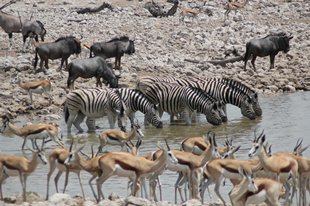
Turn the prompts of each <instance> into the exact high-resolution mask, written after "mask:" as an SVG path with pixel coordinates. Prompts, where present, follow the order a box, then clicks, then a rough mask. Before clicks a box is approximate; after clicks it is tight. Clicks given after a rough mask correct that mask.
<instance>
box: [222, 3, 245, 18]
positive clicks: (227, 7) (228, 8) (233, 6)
mask: <svg viewBox="0 0 310 206" xmlns="http://www.w3.org/2000/svg"><path fill="white" fill-rule="evenodd" d="M248 2H249V0H245V1H244V2H238V0H227V2H226V4H225V5H224V9H225V10H226V11H225V19H226V18H227V17H228V14H229V13H230V12H231V11H233V10H235V13H237V10H239V9H241V8H244V7H245V5H246V4H247V3H248Z"/></svg>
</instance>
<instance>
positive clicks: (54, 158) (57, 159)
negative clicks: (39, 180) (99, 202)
mask: <svg viewBox="0 0 310 206" xmlns="http://www.w3.org/2000/svg"><path fill="white" fill-rule="evenodd" d="M72 146H73V142H72V144H71V145H70V148H69V149H68V148H65V147H61V148H55V149H54V150H52V151H51V152H50V154H49V155H48V162H49V165H50V169H49V172H48V174H47V185H46V200H48V197H49V182H50V178H51V176H52V174H53V173H54V171H55V169H56V167H57V168H58V173H57V175H56V176H55V178H54V182H55V186H56V192H57V193H58V180H59V178H60V177H61V175H62V173H63V172H66V177H65V185H64V189H63V192H65V190H66V188H67V185H68V177H69V173H70V172H73V173H76V174H77V176H78V180H79V183H80V187H81V191H82V194H83V198H84V199H85V195H84V190H83V186H82V183H81V178H80V172H81V167H80V166H79V165H78V164H70V165H68V164H65V161H66V159H67V157H68V156H69V154H70V152H71V150H72Z"/></svg>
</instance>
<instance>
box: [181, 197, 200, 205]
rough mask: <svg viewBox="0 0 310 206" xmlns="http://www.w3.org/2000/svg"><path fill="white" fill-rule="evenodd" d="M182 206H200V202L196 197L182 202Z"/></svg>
mask: <svg viewBox="0 0 310 206" xmlns="http://www.w3.org/2000/svg"><path fill="white" fill-rule="evenodd" d="M182 206H202V203H201V201H199V200H197V199H191V200H188V201H187V202H185V203H184V204H182Z"/></svg>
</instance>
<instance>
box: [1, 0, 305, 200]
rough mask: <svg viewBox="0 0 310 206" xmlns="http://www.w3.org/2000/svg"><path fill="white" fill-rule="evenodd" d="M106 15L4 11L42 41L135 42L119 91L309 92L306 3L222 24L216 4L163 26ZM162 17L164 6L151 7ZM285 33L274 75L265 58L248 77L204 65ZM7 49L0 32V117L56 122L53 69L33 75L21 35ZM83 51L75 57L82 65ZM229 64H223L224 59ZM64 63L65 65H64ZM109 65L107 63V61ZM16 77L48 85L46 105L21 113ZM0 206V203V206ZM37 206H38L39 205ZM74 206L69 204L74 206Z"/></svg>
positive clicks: (256, 0) (24, 100)
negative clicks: (146, 80) (167, 83)
mask: <svg viewBox="0 0 310 206" xmlns="http://www.w3.org/2000/svg"><path fill="white" fill-rule="evenodd" d="M106 2H109V3H110V4H111V5H112V7H113V11H111V10H109V9H104V10H102V11H100V12H98V13H92V14H77V13H76V11H77V10H78V9H80V8H85V7H97V6H99V5H100V4H101V3H102V1H101V0H100V1H99V0H91V1H85V0H84V1H82V0H70V1H66V0H39V1H36V0H23V1H18V2H17V3H16V4H13V5H11V6H9V7H7V8H5V9H4V11H5V12H7V13H10V14H14V15H16V16H17V12H19V13H20V15H21V17H22V18H28V19H29V18H30V16H31V15H33V16H32V19H33V20H34V19H36V20H40V21H41V22H43V24H44V25H45V28H46V30H47V35H46V41H47V42H48V41H54V40H56V39H57V38H58V37H60V36H67V35H75V36H77V37H80V36H83V39H82V43H83V44H86V45H91V44H93V43H94V42H98V41H107V40H109V39H111V38H113V37H115V36H122V35H128V36H129V37H130V38H134V39H135V47H136V53H135V54H133V55H131V56H128V55H125V56H124V57H123V58H122V71H123V72H122V78H121V79H120V84H121V86H130V87H134V85H135V83H136V80H137V78H138V77H139V76H142V75H154V76H167V75H174V76H190V75H192V76H200V77H229V78H234V79H238V80H240V81H242V82H243V83H245V84H247V85H249V86H251V87H253V88H255V90H257V91H258V92H259V93H260V95H264V94H276V93H282V92H295V91H297V90H310V70H309V65H310V63H309V62H310V58H309V57H310V2H309V1H307V0H294V1H292V0H273V1H265V0H251V1H249V3H248V4H247V5H246V6H245V8H242V9H240V10H238V11H236V12H234V11H232V12H231V13H230V15H229V16H228V18H227V19H226V20H225V19H224V12H225V10H224V7H223V1H219V0H208V1H206V3H204V1H194V0H189V1H181V4H180V5H179V10H178V12H177V13H176V14H175V15H174V16H171V17H168V18H154V17H152V16H151V14H150V13H149V12H148V11H147V10H146V9H144V4H145V3H146V2H147V1H146V0H143V1H137V0H132V1H126V0H109V1H106ZM155 2H158V3H160V4H162V5H163V6H164V7H165V9H166V10H169V9H170V8H171V6H172V4H170V3H168V2H166V1H164V0H156V1H155ZM2 4H3V3H1V5H2ZM189 7H190V8H195V7H196V8H198V7H200V8H201V10H200V13H199V14H198V16H197V17H195V18H192V17H188V16H186V17H185V18H184V21H180V11H181V10H182V8H189ZM279 31H284V32H291V33H292V34H293V35H294V38H293V39H292V40H291V50H290V51H289V53H288V54H283V53H279V54H278V55H277V56H276V60H275V68H274V69H272V70H269V57H265V58H257V60H256V68H257V71H256V72H254V71H253V68H252V66H251V65H250V63H248V67H247V71H244V70H243V62H242V61H240V62H235V63H229V64H226V66H225V67H222V66H219V65H216V66H215V65H213V64H210V63H208V62H207V60H215V59H224V57H225V53H226V52H227V51H230V50H232V49H233V48H235V49H236V50H237V51H238V52H239V53H240V54H243V53H244V52H245V44H246V42H248V41H249V40H251V39H253V38H262V37H264V36H266V35H267V34H269V33H271V32H279ZM13 37H14V38H13V45H14V47H13V49H12V50H11V51H8V36H7V34H6V33H4V32H3V31H2V30H0V81H1V84H0V113H1V112H5V111H10V112H11V113H12V114H13V115H18V114H25V113H26V114H28V115H29V117H34V116H35V117H44V119H60V118H62V104H63V102H64V100H65V97H66V94H67V92H68V90H67V89H66V81H67V73H66V72H63V73H59V72H56V68H57V67H58V66H59V64H60V61H59V60H55V61H49V65H50V69H49V71H48V73H47V75H45V74H43V73H39V74H34V70H33V66H32V61H33V59H34V52H33V50H31V49H29V50H28V51H27V52H25V53H23V52H22V36H21V34H14V35H13ZM88 56H89V50H88V49H86V48H83V50H82V53H81V55H80V56H79V57H76V56H71V57H70V60H73V59H75V58H87V57H88ZM228 58H231V57H228ZM70 60H69V61H70ZM111 61H112V62H114V59H111ZM17 74H19V75H20V76H21V78H22V79H23V80H33V79H44V78H48V79H50V80H51V81H52V84H53V91H52V96H53V99H54V101H53V104H52V105H48V99H47V95H43V96H40V95H36V94H34V109H32V110H29V109H28V108H27V107H26V106H27V105H28V103H29V96H28V94H27V93H26V92H24V91H23V90H22V89H21V88H19V86H18V85H15V84H12V83H11V80H12V79H13V78H14V77H15V76H16V75H17ZM94 86H95V80H94V79H78V80H76V82H75V87H76V88H91V87H94ZM0 204H1V203H0ZM42 204H43V203H42ZM78 204H80V203H77V204H76V205H78Z"/></svg>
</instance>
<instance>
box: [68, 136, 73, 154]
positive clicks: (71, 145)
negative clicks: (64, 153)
mask: <svg viewBox="0 0 310 206" xmlns="http://www.w3.org/2000/svg"><path fill="white" fill-rule="evenodd" d="M73 142H74V140H73V139H72V142H71V144H70V148H69V152H71V151H72V147H73Z"/></svg>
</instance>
